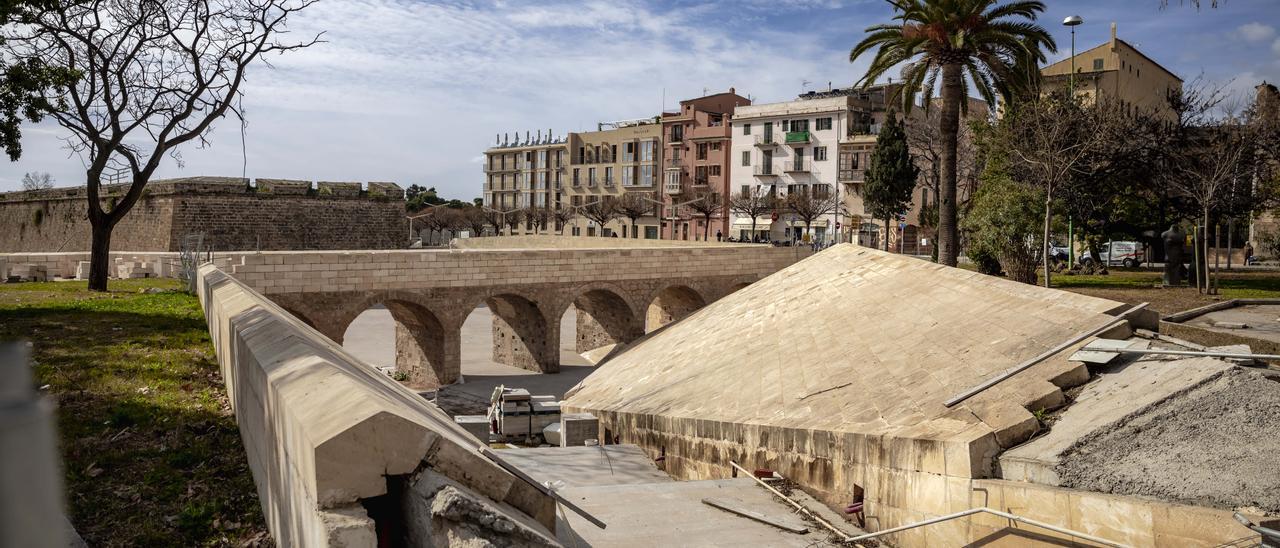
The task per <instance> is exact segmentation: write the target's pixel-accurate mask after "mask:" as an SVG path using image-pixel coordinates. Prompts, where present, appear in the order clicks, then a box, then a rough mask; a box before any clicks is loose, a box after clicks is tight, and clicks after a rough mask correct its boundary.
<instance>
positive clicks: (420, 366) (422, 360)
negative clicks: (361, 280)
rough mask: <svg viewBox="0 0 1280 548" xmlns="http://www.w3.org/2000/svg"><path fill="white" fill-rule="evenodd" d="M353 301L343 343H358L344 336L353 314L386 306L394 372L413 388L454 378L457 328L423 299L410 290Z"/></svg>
mask: <svg viewBox="0 0 1280 548" xmlns="http://www.w3.org/2000/svg"><path fill="white" fill-rule="evenodd" d="M353 305H354V306H353V308H354V309H355V310H356V312H355V314H353V315H352V314H348V315H349V316H350V318H349V319H348V320H347V322H346V325H345V327H343V335H342V339H343V342H344V343H346V344H345V345H350V344H358V341H354V340H349V339H351V337H349V336H348V334H349V332H350V329H351V327H352V325H353V324H354V323H355V322H356V320H357V318H359V317H360V316H361V315H362V314H364V313H365V312H367V311H370V310H376V309H378V308H386V310H387V312H388V313H389V315H390V317H391V318H390V320H391V324H392V325H391V327H392V329H393V330H394V333H395V348H394V357H393V360H394V365H395V370H396V373H397V376H400V375H403V380H405V381H407V382H408V383H409V385H410V386H413V387H415V388H434V387H438V386H441V385H444V384H449V383H452V382H455V381H457V380H458V376H459V374H460V372H461V367H460V364H459V361H458V336H457V332H456V331H457V330H456V329H453V330H451V329H448V328H447V327H446V325H445V323H444V322H442V321H441V319H440V317H439V316H438V315H436V313H435V312H434V311H433V310H432V309H431V307H430V306H429V305H428V304H427V303H426V302H423V301H422V300H421V299H419V298H418V297H417V296H416V295H413V294H412V293H408V292H395V293H390V294H383V295H370V296H368V297H366V298H364V299H360V300H359V301H356V302H355V303H353ZM384 318H385V316H384ZM373 365H382V364H373Z"/></svg>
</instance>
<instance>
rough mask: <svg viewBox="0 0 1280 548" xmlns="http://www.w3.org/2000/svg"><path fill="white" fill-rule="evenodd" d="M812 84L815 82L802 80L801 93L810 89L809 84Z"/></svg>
mask: <svg viewBox="0 0 1280 548" xmlns="http://www.w3.org/2000/svg"><path fill="white" fill-rule="evenodd" d="M812 83H813V82H810V81H808V80H804V79H801V80H800V91H801V92H803V91H804V90H806V89H808V88H809V84H812Z"/></svg>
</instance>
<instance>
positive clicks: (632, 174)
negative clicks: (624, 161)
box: [622, 167, 636, 186]
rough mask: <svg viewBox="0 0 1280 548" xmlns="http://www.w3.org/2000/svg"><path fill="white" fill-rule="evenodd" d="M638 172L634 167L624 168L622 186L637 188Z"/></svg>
mask: <svg viewBox="0 0 1280 548" xmlns="http://www.w3.org/2000/svg"><path fill="white" fill-rule="evenodd" d="M635 184H636V170H635V168H634V167H624V168H622V186H635Z"/></svg>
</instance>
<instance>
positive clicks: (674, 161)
mask: <svg viewBox="0 0 1280 548" xmlns="http://www.w3.org/2000/svg"><path fill="white" fill-rule="evenodd" d="M663 165H665V166H666V167H667V169H680V168H682V167H684V160H683V159H681V158H667V160H666V161H665V162H663Z"/></svg>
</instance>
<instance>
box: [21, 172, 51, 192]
mask: <svg viewBox="0 0 1280 548" xmlns="http://www.w3.org/2000/svg"><path fill="white" fill-rule="evenodd" d="M49 188H53V176H52V175H49V174H48V173H46V172H43V171H31V172H27V173H26V174H25V175H23V176H22V190H45V189H49Z"/></svg>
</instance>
